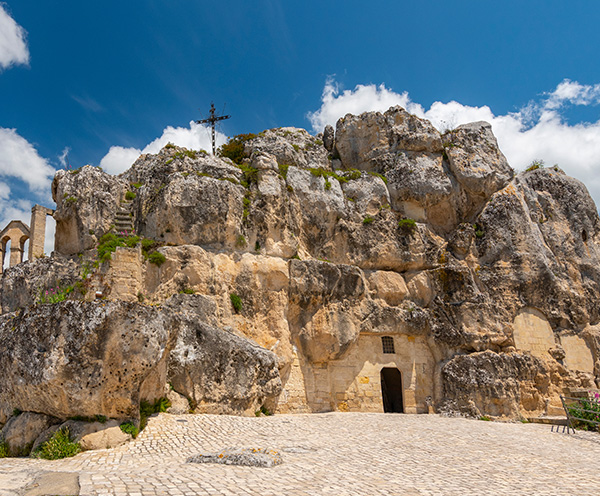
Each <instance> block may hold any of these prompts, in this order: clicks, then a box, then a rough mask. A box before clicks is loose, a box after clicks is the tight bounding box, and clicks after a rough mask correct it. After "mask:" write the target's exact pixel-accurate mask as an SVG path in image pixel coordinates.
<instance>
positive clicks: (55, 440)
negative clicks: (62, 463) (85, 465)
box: [31, 427, 81, 460]
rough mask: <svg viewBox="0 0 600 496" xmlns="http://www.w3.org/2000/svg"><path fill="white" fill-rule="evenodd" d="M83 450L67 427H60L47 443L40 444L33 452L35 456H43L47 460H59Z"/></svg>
mask: <svg viewBox="0 0 600 496" xmlns="http://www.w3.org/2000/svg"><path fill="white" fill-rule="evenodd" d="M80 451H81V446H79V443H75V442H73V441H72V440H71V435H70V433H69V429H68V428H67V427H63V428H62V429H58V430H57V431H56V432H55V433H54V434H52V437H51V438H50V439H48V441H46V442H45V443H43V444H42V445H40V447H39V448H38V449H36V450H35V452H34V453H32V454H31V456H32V457H34V458H43V459H45V460H59V459H61V458H67V457H70V456H75V455H76V454H77V453H79V452H80Z"/></svg>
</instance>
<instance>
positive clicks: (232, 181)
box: [219, 177, 240, 185]
mask: <svg viewBox="0 0 600 496" xmlns="http://www.w3.org/2000/svg"><path fill="white" fill-rule="evenodd" d="M219 181H229V182H230V183H231V184H236V185H237V184H240V183H239V182H238V180H237V179H234V178H233V177H221V178H219Z"/></svg>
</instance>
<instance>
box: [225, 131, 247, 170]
mask: <svg viewBox="0 0 600 496" xmlns="http://www.w3.org/2000/svg"><path fill="white" fill-rule="evenodd" d="M254 138H256V134H252V133H248V134H238V135H237V136H234V137H233V138H229V140H228V141H227V143H225V144H224V145H222V146H221V147H220V148H219V150H218V152H217V153H218V155H220V156H221V157H226V158H228V159H230V160H231V161H232V162H233V163H234V164H238V165H240V164H241V163H242V160H244V158H245V156H246V154H245V151H244V143H246V142H247V141H250V140H253V139H254Z"/></svg>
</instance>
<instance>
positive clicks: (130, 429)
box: [119, 421, 140, 439]
mask: <svg viewBox="0 0 600 496" xmlns="http://www.w3.org/2000/svg"><path fill="white" fill-rule="evenodd" d="M119 427H120V428H121V430H122V431H123V432H124V433H125V434H130V435H131V437H132V438H133V439H135V438H136V437H137V436H138V434H139V433H140V430H139V429H138V428H137V427H136V426H135V424H134V423H133V422H131V421H130V422H123V423H122V424H121V425H120V426H119Z"/></svg>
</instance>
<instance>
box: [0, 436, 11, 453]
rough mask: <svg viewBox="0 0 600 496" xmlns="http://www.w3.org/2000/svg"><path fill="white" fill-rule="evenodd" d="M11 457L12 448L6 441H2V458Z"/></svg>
mask: <svg viewBox="0 0 600 496" xmlns="http://www.w3.org/2000/svg"><path fill="white" fill-rule="evenodd" d="M9 456H10V446H9V445H8V443H7V442H6V441H5V440H4V439H0V458H8V457H9Z"/></svg>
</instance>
